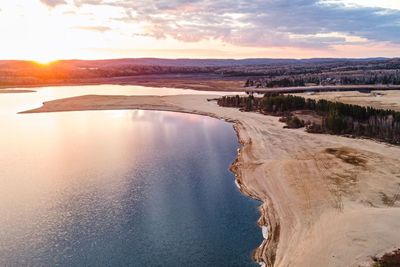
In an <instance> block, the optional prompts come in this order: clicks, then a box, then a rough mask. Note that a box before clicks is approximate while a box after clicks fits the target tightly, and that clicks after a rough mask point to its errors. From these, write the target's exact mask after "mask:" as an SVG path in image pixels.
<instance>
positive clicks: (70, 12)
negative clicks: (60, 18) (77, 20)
mask: <svg viewBox="0 0 400 267" xmlns="http://www.w3.org/2000/svg"><path fill="white" fill-rule="evenodd" d="M75 14H76V12H75V11H73V10H70V11H64V12H63V15H75Z"/></svg>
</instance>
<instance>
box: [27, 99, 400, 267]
mask: <svg viewBox="0 0 400 267" xmlns="http://www.w3.org/2000/svg"><path fill="white" fill-rule="evenodd" d="M346 93H349V94H350V93H354V92H343V93H340V94H346ZM384 94H388V92H384ZM302 95H303V96H304V94H302ZM364 95H365V94H364ZM311 97H313V98H316V97H318V95H312V96H311ZM335 97H340V99H341V100H342V99H345V96H343V95H338V93H337V92H336V95H334V96H333V98H334V99H335ZM360 97H361V99H362V96H360ZM213 98H217V96H213V95H209V96H207V95H201V96H200V95H180V96H164V97H158V96H98V95H87V96H80V97H74V98H68V99H60V100H55V101H50V102H45V103H44V105H43V107H41V108H38V109H34V110H31V111H27V112H23V113H39V112H60V111H82V110H113V109H144V110H164V111H174V112H185V113H193V114H200V115H207V116H211V117H215V118H220V119H225V120H227V121H231V122H235V124H234V128H235V130H236V131H237V133H238V138H239V141H240V142H241V143H243V144H244V146H243V147H241V148H240V151H239V155H238V157H237V160H236V161H235V162H234V163H233V164H232V167H231V169H232V171H233V172H235V173H236V174H237V183H238V184H239V185H240V188H241V191H242V192H243V193H244V194H246V195H247V196H249V197H253V198H255V199H258V200H261V201H262V202H263V204H262V205H261V206H260V211H261V212H262V215H261V218H260V220H259V225H260V235H261V228H262V227H263V226H265V227H267V229H268V231H265V229H264V235H265V237H268V239H265V240H264V242H263V243H262V244H260V247H259V248H257V249H256V251H255V252H254V259H255V261H256V262H258V263H261V262H265V263H266V265H267V266H295V267H310V266H327V267H328V266H329V267H330V266H332V267H334V266H335V267H336V266H348V267H350V266H351V267H352V266H354V267H356V266H371V257H372V256H377V255H378V256H379V255H381V254H383V253H384V252H387V251H391V250H393V249H395V248H398V247H400V231H399V229H400V196H399V194H400V168H399V167H400V160H399V159H400V147H395V146H390V145H388V144H383V143H378V142H375V141H373V140H364V139H350V138H346V137H340V136H331V135H322V134H309V133H306V132H305V131H304V129H295V130H293V129H284V128H283V126H284V124H283V123H280V122H279V121H278V119H279V118H277V117H272V116H263V115H260V114H256V113H246V112H240V111H239V110H238V109H236V108H223V107H219V106H217V104H216V102H215V101H209V100H211V99H213ZM347 98H350V99H352V100H349V101H350V102H351V101H355V100H356V101H357V103H361V102H362V101H361V100H360V99H358V98H354V97H350V96H347ZM347 98H346V99H347ZM373 99H374V101H375V100H376V101H378V102H376V103H374V104H373V105H377V106H378V105H381V106H382V107H384V106H385V105H389V104H390V103H389V102H393V103H394V104H393V105H392V104H390V106H391V107H392V109H395V108H396V109H398V104H397V103H399V102H398V101H397V100H392V98H389V97H385V96H383V97H379V98H373ZM369 100H370V99H368V100H365V101H366V102H368V101H369ZM343 102H346V101H343ZM396 105H397V106H396ZM24 116H29V114H26V115H24Z"/></svg>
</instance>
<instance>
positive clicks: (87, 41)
mask: <svg viewBox="0 0 400 267" xmlns="http://www.w3.org/2000/svg"><path fill="white" fill-rule="evenodd" d="M399 56H400V0H378V1H377V0H169V1H160V0H0V60H4V59H24V60H36V61H39V62H42V63H46V62H49V61H53V60H57V59H110V58H139V57H158V58H236V59H240V58H313V57H335V58H338V57H351V58H365V57H399Z"/></svg>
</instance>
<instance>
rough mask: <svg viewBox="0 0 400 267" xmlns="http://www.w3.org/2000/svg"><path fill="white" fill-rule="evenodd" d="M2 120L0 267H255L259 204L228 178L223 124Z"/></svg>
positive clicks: (118, 116) (101, 114)
mask: <svg viewBox="0 0 400 267" xmlns="http://www.w3.org/2000/svg"><path fill="white" fill-rule="evenodd" d="M0 97H1V96H0ZM15 97H17V96H15ZM1 119H2V122H3V125H7V127H3V128H2V129H1V132H0V137H1V138H0V147H1V148H2V149H1V150H0V162H1V168H0V266H186V267H190V266H193V267H194V266H196V267H198V266H253V267H254V266H257V264H255V263H254V262H253V261H252V251H253V250H254V249H255V248H256V247H257V246H258V245H259V244H260V243H261V242H262V235H261V230H260V228H259V227H258V226H257V224H256V222H257V220H258V218H259V216H260V214H259V211H258V209H257V206H258V205H259V203H258V202H257V201H255V200H252V199H249V198H247V197H245V196H243V195H242V194H241V193H240V191H239V190H238V189H237V187H236V186H235V183H234V179H235V177H234V174H233V173H231V172H230V171H229V167H230V164H231V163H232V162H233V161H234V160H235V157H236V156H237V151H236V149H237V147H238V146H239V144H238V142H237V137H236V133H235V132H234V130H233V128H232V124H230V123H226V122H223V121H219V120H216V119H212V118H208V117H204V116H197V115H188V114H179V113H168V112H156V111H138V110H130V111H125V110H120V111H94V112H68V113H50V114H25V115H16V114H8V115H2V117H1Z"/></svg>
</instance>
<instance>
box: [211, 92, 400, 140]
mask: <svg viewBox="0 0 400 267" xmlns="http://www.w3.org/2000/svg"><path fill="white" fill-rule="evenodd" d="M218 105H220V106H225V107H239V108H241V109H242V110H243V111H258V112H260V113H261V114H270V115H278V116H285V117H286V118H285V119H283V121H286V122H290V123H295V124H296V125H299V126H302V125H303V124H302V123H299V120H298V118H296V117H294V118H293V117H292V114H291V112H292V111H295V110H311V111H315V114H316V115H317V116H320V117H322V124H317V123H315V122H308V123H306V130H307V131H308V132H313V133H328V134H336V135H352V136H358V137H368V138H376V139H379V140H384V141H387V142H390V143H395V144H400V112H397V111H394V110H384V109H375V108H372V107H363V106H359V105H352V104H345V103H340V102H332V101H328V100H324V99H320V100H318V101H316V100H314V99H306V98H304V97H300V96H293V95H283V94H278V93H267V94H265V95H264V96H263V97H262V98H260V97H254V96H253V95H250V96H248V97H242V96H238V95H236V96H224V97H221V98H219V99H218Z"/></svg>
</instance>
